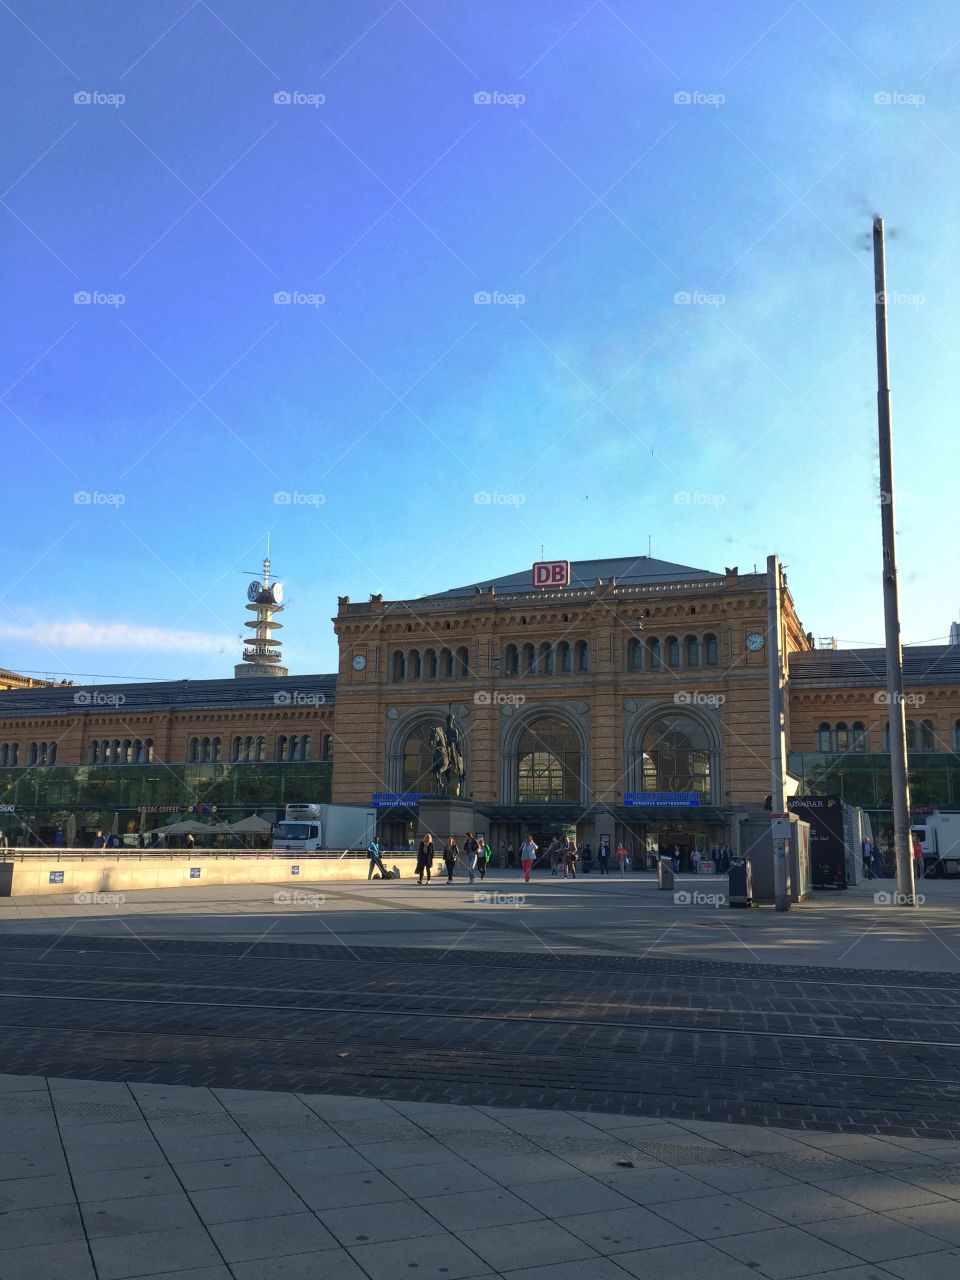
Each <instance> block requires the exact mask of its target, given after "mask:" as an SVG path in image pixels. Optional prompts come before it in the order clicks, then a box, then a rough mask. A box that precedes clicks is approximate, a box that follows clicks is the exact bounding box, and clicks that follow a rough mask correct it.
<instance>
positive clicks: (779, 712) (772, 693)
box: [767, 556, 790, 911]
mask: <svg viewBox="0 0 960 1280" xmlns="http://www.w3.org/2000/svg"><path fill="white" fill-rule="evenodd" d="M767 683H768V687H769V701H770V809H771V813H772V814H773V815H774V816H773V818H772V833H771V834H772V837H773V900H774V906H775V907H776V909H777V911H789V910H790V895H789V893H788V892H787V841H786V840H784V839H783V837H782V835H780V834H779V832H780V830H781V829H782V828H781V826H780V824H781V823H782V821H783V819H782V818H781V817H779V816H778V815H780V814H783V813H785V812H786V809H787V791H786V779H785V778H784V773H783V767H784V766H783V761H784V745H785V744H784V735H783V668H782V665H781V662H780V561H779V559H778V558H777V556H767Z"/></svg>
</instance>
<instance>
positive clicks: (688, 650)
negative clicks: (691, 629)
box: [683, 636, 700, 667]
mask: <svg viewBox="0 0 960 1280" xmlns="http://www.w3.org/2000/svg"><path fill="white" fill-rule="evenodd" d="M683 647H684V652H685V656H686V664H687V666H688V667H699V665H700V641H699V640H698V639H697V637H696V636H687V638H686V640H684V642H683Z"/></svg>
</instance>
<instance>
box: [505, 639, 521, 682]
mask: <svg viewBox="0 0 960 1280" xmlns="http://www.w3.org/2000/svg"><path fill="white" fill-rule="evenodd" d="M519 670H520V655H519V654H518V653H517V646H516V645H515V644H508V645H507V647H506V648H505V649H504V651H503V674H504V675H505V676H515V675H516V674H517V673H518V671H519Z"/></svg>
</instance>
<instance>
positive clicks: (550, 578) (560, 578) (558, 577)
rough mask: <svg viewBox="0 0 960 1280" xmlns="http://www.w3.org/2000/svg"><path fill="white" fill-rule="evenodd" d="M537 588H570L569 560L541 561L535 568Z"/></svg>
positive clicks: (534, 582) (534, 575) (534, 576)
mask: <svg viewBox="0 0 960 1280" xmlns="http://www.w3.org/2000/svg"><path fill="white" fill-rule="evenodd" d="M532 581H533V585H534V586H535V587H569V585H570V561H569V560H540V561H538V563H537V564H535V565H534V566H533V578H532Z"/></svg>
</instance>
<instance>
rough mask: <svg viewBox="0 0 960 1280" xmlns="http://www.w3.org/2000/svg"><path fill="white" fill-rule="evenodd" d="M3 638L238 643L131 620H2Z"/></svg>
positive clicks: (136, 645) (66, 643) (78, 644)
mask: <svg viewBox="0 0 960 1280" xmlns="http://www.w3.org/2000/svg"><path fill="white" fill-rule="evenodd" d="M0 638H3V639H9V640H30V641H32V642H33V643H34V644H38V645H46V646H47V647H48V648H64V649H138V650H144V649H159V650H166V651H167V652H170V651H173V652H176V653H222V652H223V651H224V650H225V649H229V648H234V647H236V640H235V639H234V638H233V637H232V636H218V635H213V634H211V633H210V632H205V631H178V630H170V629H167V628H165V627H141V626H137V625H136V624H135V623H132V622H87V621H84V620H79V619H78V620H74V621H72V622H34V623H32V624H30V625H29V626H10V625H8V624H6V623H0Z"/></svg>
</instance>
